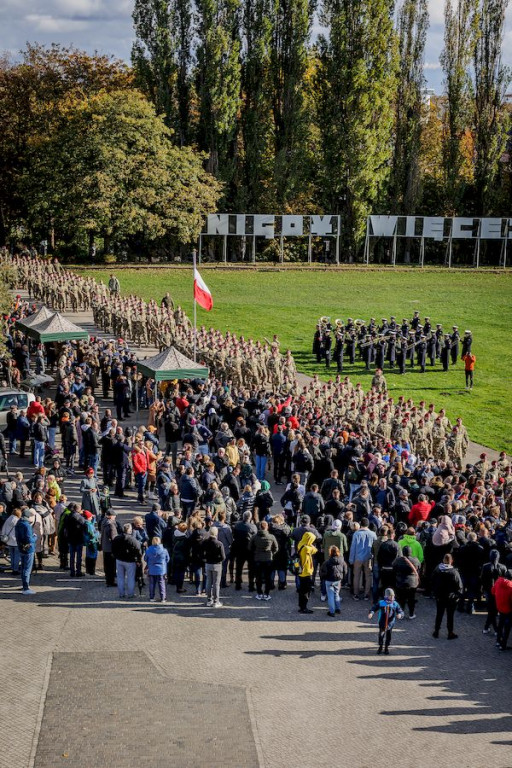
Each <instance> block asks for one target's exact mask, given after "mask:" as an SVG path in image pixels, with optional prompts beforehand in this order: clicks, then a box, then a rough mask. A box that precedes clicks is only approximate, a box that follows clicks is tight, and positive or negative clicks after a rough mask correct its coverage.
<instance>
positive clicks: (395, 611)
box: [368, 587, 404, 656]
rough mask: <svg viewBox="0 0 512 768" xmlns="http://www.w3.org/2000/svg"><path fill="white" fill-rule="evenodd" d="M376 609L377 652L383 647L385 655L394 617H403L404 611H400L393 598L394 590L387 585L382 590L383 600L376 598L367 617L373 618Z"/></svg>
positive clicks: (387, 650) (393, 624)
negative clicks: (377, 623) (384, 589)
mask: <svg viewBox="0 0 512 768" xmlns="http://www.w3.org/2000/svg"><path fill="white" fill-rule="evenodd" d="M377 611H378V622H379V647H378V649H377V653H382V649H383V647H384V653H385V654H386V656H387V655H388V654H389V646H390V645H391V633H392V632H393V627H394V626H395V621H396V619H403V617H404V612H403V611H402V609H401V607H400V605H399V603H398V602H397V601H396V600H395V593H394V591H393V590H392V589H391V588H390V587H388V589H386V591H385V592H384V600H378V601H377V602H376V603H374V605H372V607H371V608H370V611H369V613H368V618H369V619H370V620H371V619H373V616H374V614H375V613H376V612H377Z"/></svg>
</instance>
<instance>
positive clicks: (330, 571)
mask: <svg viewBox="0 0 512 768" xmlns="http://www.w3.org/2000/svg"><path fill="white" fill-rule="evenodd" d="M338 522H339V521H338ZM320 577H321V579H322V584H325V589H326V592H327V602H328V604H329V610H328V611H327V615H328V616H331V618H333V617H335V616H336V614H337V613H341V597H340V589H341V580H342V578H343V558H342V557H341V556H340V550H339V548H338V547H337V546H336V545H334V544H333V545H332V546H331V547H329V557H328V558H327V560H324V562H323V563H322V567H321V568H320Z"/></svg>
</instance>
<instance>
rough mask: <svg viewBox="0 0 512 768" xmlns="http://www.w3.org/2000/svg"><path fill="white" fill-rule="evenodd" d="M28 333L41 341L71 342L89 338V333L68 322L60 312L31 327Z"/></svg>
mask: <svg viewBox="0 0 512 768" xmlns="http://www.w3.org/2000/svg"><path fill="white" fill-rule="evenodd" d="M27 332H28V333H29V334H30V335H31V336H35V337H36V338H38V339H39V340H40V341H71V340H72V339H88V338H89V334H88V333H87V331H84V329H83V328H80V326H79V325H75V323H72V322H71V321H70V320H67V319H66V318H65V317H64V316H63V315H61V314H59V312H54V313H53V314H52V315H50V317H47V318H46V320H43V321H42V322H40V323H37V324H36V325H32V326H29V327H28V328H27Z"/></svg>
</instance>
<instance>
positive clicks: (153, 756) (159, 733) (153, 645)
mask: <svg viewBox="0 0 512 768" xmlns="http://www.w3.org/2000/svg"><path fill="white" fill-rule="evenodd" d="M54 561H55V558H52V559H50V560H46V561H45V564H46V563H50V565H49V566H48V570H46V571H45V572H44V573H43V574H42V575H37V576H36V577H35V578H34V579H33V586H34V588H35V589H36V591H37V595H36V596H35V597H32V598H26V597H23V596H22V595H21V594H20V589H19V583H18V580H17V579H15V578H14V577H11V576H10V575H8V574H4V575H2V576H0V597H1V602H0V606H1V607H0V610H1V615H2V622H1V625H0V635H1V642H2V648H3V649H4V653H3V659H2V661H3V664H2V667H3V674H2V680H3V685H2V689H3V696H2V704H1V709H2V733H3V739H2V748H1V750H0V766H2V768H4V767H5V768H27V767H28V766H35V768H56V766H60V765H62V766H73V768H75V766H76V767H78V766H80V768H103V767H104V766H110V768H117V767H119V768H132V766H133V768H136V767H138V766H140V765H147V766H176V767H177V768H185V767H189V766H190V767H191V768H192V766H197V767H199V766H201V767H202V766H221V765H222V766H233V767H234V766H240V767H242V766H248V767H249V766H256V765H260V766H267V767H268V768H288V766H291V765H297V764H300V765H311V766H331V765H346V766H357V767H358V768H363V767H365V768H366V766H376V767H377V766H378V767H379V768H380V767H381V766H382V768H384V767H385V766H389V765H394V766H397V767H398V768H402V767H403V768H409V767H410V766H422V767H423V766H424V767H425V768H427V767H428V768H430V766H432V768H434V766H438V765H439V763H440V759H442V764H444V765H446V766H461V767H462V766H465V767H466V766H467V768H480V766H485V765H492V766H495V767H496V768H499V767H501V768H506V767H507V766H510V765H512V738H511V732H512V715H511V711H512V692H511V685H510V683H511V672H512V669H511V661H512V655H511V656H509V655H508V654H503V653H502V654H500V653H499V652H498V651H497V650H496V649H495V647H494V640H493V638H492V637H491V636H484V635H482V633H481V628H482V626H483V617H481V616H479V615H475V616H473V617H470V616H463V617H460V618H459V616H458V615H457V620H456V629H457V630H458V632H459V640H457V641H455V642H449V641H448V640H446V639H445V633H444V632H443V633H442V635H443V637H442V638H440V639H439V640H437V641H435V640H433V638H432V637H431V629H432V619H433V605H432V602H431V601H430V600H426V599H424V598H420V603H419V606H418V610H417V613H418V619H417V620H416V621H405V620H404V621H403V622H401V623H400V624H399V626H398V628H397V629H396V630H395V633H394V642H393V647H392V655H391V656H389V657H381V656H377V655H376V654H375V651H376V628H375V625H374V624H373V625H372V624H370V622H369V621H368V620H367V619H366V611H367V607H368V605H367V604H365V603H354V602H353V601H352V600H350V599H347V594H348V593H346V592H345V593H344V595H345V600H344V602H343V604H342V614H341V617H340V618H339V619H336V620H333V619H330V618H329V617H328V616H327V615H326V610H325V604H324V603H320V601H319V598H318V595H316V597H315V598H314V600H313V601H312V603H313V607H314V614H313V615H312V616H310V617H303V616H300V615H299V614H297V602H296V595H295V590H294V588H293V585H292V584H289V586H288V590H287V591H286V592H279V593H273V594H274V598H273V600H272V601H271V602H270V603H268V604H267V603H265V604H262V603H260V602H258V601H256V600H254V599H253V595H252V594H250V593H248V592H247V591H243V592H237V593H235V592H234V590H233V587H230V588H228V589H227V590H225V592H224V594H223V596H222V599H223V602H224V606H223V608H222V609H218V610H214V609H210V608H206V607H205V605H204V598H199V597H196V596H195V595H193V594H192V590H190V591H189V592H188V593H187V594H186V595H183V596H180V599H179V600H178V599H176V598H177V596H176V594H175V593H174V592H170V600H169V602H168V603H166V604H164V605H161V604H158V603H156V604H155V603H151V604H150V603H149V602H148V600H147V596H144V595H143V596H142V597H141V598H140V599H139V598H138V597H137V598H136V599H134V600H131V601H126V600H123V601H121V600H119V599H118V598H117V591H116V590H115V589H107V588H106V587H105V584H104V581H103V579H102V578H101V576H100V575H98V576H97V577H96V578H92V577H87V578H86V579H83V580H80V581H79V582H78V581H77V580H76V579H75V580H72V579H70V578H68V576H67V574H66V573H62V572H60V571H58V569H57V567H56V563H55V562H54Z"/></svg>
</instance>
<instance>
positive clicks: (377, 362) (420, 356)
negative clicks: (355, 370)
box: [313, 311, 476, 386]
mask: <svg viewBox="0 0 512 768" xmlns="http://www.w3.org/2000/svg"><path fill="white" fill-rule="evenodd" d="M472 344H473V335H472V333H471V331H469V330H467V331H465V332H464V336H463V337H462V339H461V336H460V332H459V328H458V326H457V325H454V326H453V327H452V330H451V332H450V333H446V332H445V331H444V330H443V326H442V324H441V323H435V324H434V323H432V322H431V320H430V317H425V319H424V321H423V323H422V322H421V317H420V313H419V311H415V312H414V314H413V317H412V319H411V320H408V319H407V318H405V317H404V318H403V319H402V322H401V323H399V322H398V321H397V319H396V317H395V316H393V315H392V316H391V317H390V318H389V320H388V319H387V318H385V317H383V318H382V320H381V323H380V325H379V324H378V323H377V321H376V319H375V318H374V317H372V318H370V320H369V322H366V321H365V320H353V319H352V318H351V317H349V318H348V319H347V322H346V323H345V322H344V321H343V320H342V319H341V318H338V319H337V320H335V321H334V325H333V324H332V323H331V320H330V318H329V317H325V316H324V317H321V318H320V319H319V321H318V323H317V326H316V330H315V334H314V337H313V354H314V356H315V359H316V361H317V363H321V362H322V361H325V365H326V367H327V368H330V367H331V362H332V361H334V362H335V363H336V369H337V372H338V373H342V371H343V366H344V362H345V361H346V360H348V361H349V362H350V364H351V365H354V363H355V361H356V354H358V355H359V358H360V360H361V361H362V362H363V363H364V365H365V368H366V369H367V370H370V368H371V367H372V366H375V367H376V368H378V369H381V370H383V369H384V367H385V366H386V365H388V367H389V369H390V370H391V369H394V368H396V369H397V370H398V371H399V373H401V374H404V373H405V372H406V367H407V364H409V367H410V368H414V366H415V365H416V366H417V367H418V368H419V370H420V372H421V373H425V371H426V368H427V362H428V363H429V364H430V366H431V367H433V366H434V365H435V364H436V362H437V361H440V362H441V365H442V366H443V370H444V371H447V370H448V369H449V367H450V364H451V365H455V364H456V362H457V360H458V358H459V354H460V357H461V359H462V360H464V358H465V357H470V356H472V352H471V347H472ZM475 360H476V358H475ZM474 362H475V361H474V360H473V361H472V363H473V365H472V366H471V368H468V367H467V366H466V367H467V369H468V370H471V371H473V370H474ZM472 379H473V377H471V385H472V383H473V381H472ZM468 386H469V384H468Z"/></svg>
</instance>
